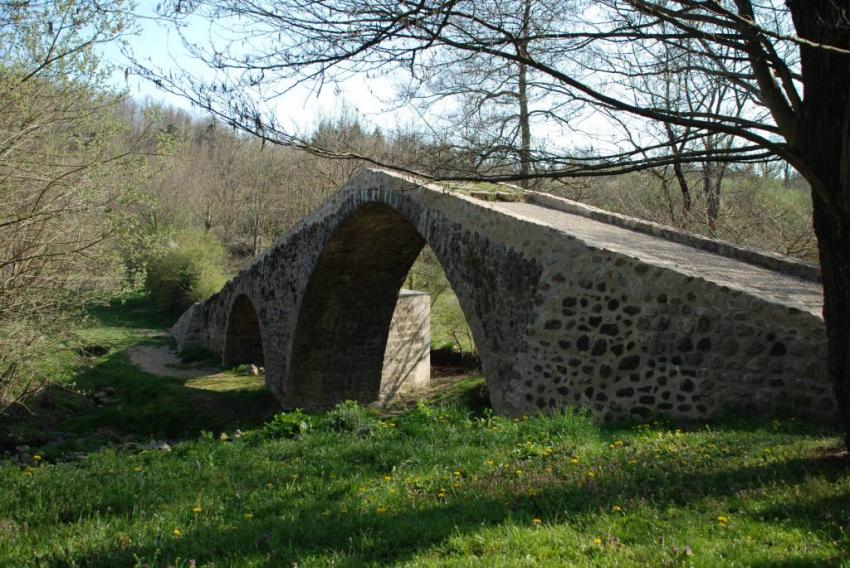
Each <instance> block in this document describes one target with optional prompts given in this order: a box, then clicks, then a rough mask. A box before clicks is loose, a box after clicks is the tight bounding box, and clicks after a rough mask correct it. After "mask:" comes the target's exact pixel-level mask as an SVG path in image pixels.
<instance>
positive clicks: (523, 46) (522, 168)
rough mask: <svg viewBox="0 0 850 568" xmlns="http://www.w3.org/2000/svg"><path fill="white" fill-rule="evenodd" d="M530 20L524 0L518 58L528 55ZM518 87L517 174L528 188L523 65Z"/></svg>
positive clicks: (525, 73)
mask: <svg viewBox="0 0 850 568" xmlns="http://www.w3.org/2000/svg"><path fill="white" fill-rule="evenodd" d="M530 20H531V0H526V1H525V3H524V10H523V20H522V41H521V42H520V44H519V46H518V49H517V51H518V52H519V53H518V55H519V56H520V57H525V56H527V55H528V32H529V30H528V26H529V21H530ZM518 82H519V85H518V91H519V92H518V93H517V97H518V99H519V129H520V138H521V140H520V150H519V173H520V175H521V176H522V180H521V181H520V185H522V187H528V182H529V179H528V175H529V173H531V124H530V123H529V116H528V67H527V66H526V65H525V63H520V64H519V81H518Z"/></svg>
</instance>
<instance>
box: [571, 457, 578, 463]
mask: <svg viewBox="0 0 850 568" xmlns="http://www.w3.org/2000/svg"><path fill="white" fill-rule="evenodd" d="M570 463H571V464H577V463H578V458H577V457H576V456H573V457H572V458H570Z"/></svg>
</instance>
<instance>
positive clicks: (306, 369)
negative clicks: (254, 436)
mask: <svg viewBox="0 0 850 568" xmlns="http://www.w3.org/2000/svg"><path fill="white" fill-rule="evenodd" d="M401 209H402V210H399V209H397V208H395V207H393V206H391V205H388V204H386V203H383V202H381V201H367V202H365V203H362V204H358V205H357V206H356V208H354V210H353V211H352V212H351V213H350V214H349V215H347V216H346V217H345V218H344V220H343V221H342V222H341V223H339V225H338V226H337V227H336V229H335V230H334V231H333V232H332V233H331V235H330V237H329V238H328V239H327V240H326V242H325V243H324V246H323V248H322V251H321V253H320V254H319V255H318V257H317V260H316V262H315V265H314V267H313V270H312V273H311V275H310V278H309V280H308V282H307V285H306V288H305V290H304V295H303V299H302V302H301V304H300V306H299V309H298V318H297V321H296V324H295V327H294V333H293V340H292V349H291V352H290V368H289V373H288V379H289V381H288V383H287V386H286V389H285V392H286V393H287V396H286V400H287V404H288V405H290V406H298V407H316V406H327V405H330V404H333V403H334V402H337V401H340V400H347V399H352V400H359V401H361V402H371V401H374V400H377V399H378V394H379V389H380V386H381V374H382V369H383V363H384V353H385V350H386V344H387V336H388V333H389V329H390V322H391V320H392V316H393V311H394V309H395V307H396V301H397V298H398V294H399V290H400V289H401V286H402V284H403V282H404V280H405V277H406V276H407V274H408V272H409V270H410V267H411V266H412V264H413V262H414V261H415V260H416V258H417V256H418V255H419V253H420V252H421V251H422V248H423V247H424V245H425V244H426V242H427V239H426V237H425V236H423V235H422V234H421V233H420V231H419V230H418V229H417V227H416V226H415V225H414V224H413V222H411V221H414V222H415V221H416V220H417V219H416V218H415V212H411V211H409V210H405V208H401ZM403 210H404V213H407V214H408V215H409V214H410V213H413V214H414V219H410V218H408V217H407V216H406V215H405V214H404V213H403V212H402V211H403ZM433 244H434V245H435V246H437V245H438V243H433ZM435 252H436V254H437V258H438V260H439V261H440V262H441V263H442V264H443V265H444V269H445V270H446V273H447V276H448V277H449V280H450V284H452V286H457V285H458V273H459V271H461V270H462V267H459V266H457V264H456V261H455V259H453V258H450V257H447V256H446V255H445V254H444V249H440V248H437V250H435ZM452 280H454V282H453V281H452ZM455 292H456V293H457V295H458V299H459V302H460V304H461V307H462V309H463V310H464V313H465V315H466V316H467V319H468V320H469V322H470V327H471V329H472V333H473V336H474V338H475V340H476V341H477V342H479V344H482V345H483V344H484V343H485V342H486V338H485V337H484V336H483V334H482V332H481V329H480V324H479V322H480V318H479V317H478V314H477V313H475V311H474V308H473V307H472V305H473V304H474V303H475V301H474V300H473V299H471V298H470V295H469V293H468V290H467V289H466V288H464V287H463V286H462V285H460V286H458V289H456V290H455ZM483 351H485V352H486V351H487V350H486V349H484V350H483ZM484 357H485V358H486V355H484Z"/></svg>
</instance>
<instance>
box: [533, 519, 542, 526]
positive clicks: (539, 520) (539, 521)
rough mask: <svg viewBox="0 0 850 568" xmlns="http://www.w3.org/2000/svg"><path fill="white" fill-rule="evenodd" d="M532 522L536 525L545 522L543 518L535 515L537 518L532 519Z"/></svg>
mask: <svg viewBox="0 0 850 568" xmlns="http://www.w3.org/2000/svg"><path fill="white" fill-rule="evenodd" d="M531 524H532V525H534V526H535V527H539V526H540V525H541V524H543V520H542V519H538V518H536V517H535V518H533V519H531Z"/></svg>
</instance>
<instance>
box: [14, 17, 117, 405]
mask: <svg viewBox="0 0 850 568" xmlns="http://www.w3.org/2000/svg"><path fill="white" fill-rule="evenodd" d="M126 9H127V7H126V6H125V5H124V3H123V2H120V1H105V2H102V3H99V4H97V3H88V2H66V1H62V2H59V1H51V0H45V1H33V2H3V3H0V412H2V411H3V410H4V409H5V408H6V407H7V406H8V405H9V404H10V403H12V402H14V401H17V400H21V399H22V398H25V397H26V396H27V395H28V394H30V393H31V392H32V390H33V389H34V388H37V387H38V384H39V382H40V381H39V380H38V377H36V376H35V375H34V374H33V363H34V362H35V360H36V359H37V356H38V355H39V354H41V353H44V352H45V350H46V349H49V348H51V347H52V346H54V344H55V343H56V341H58V340H59V339H60V338H61V337H63V331H67V327H66V326H65V323H66V322H63V321H62V316H63V315H67V314H68V313H69V312H70V311H71V310H73V309H74V308H76V307H78V306H80V304H81V303H82V301H83V300H84V299H85V298H87V297H89V296H91V295H92V294H93V293H96V292H97V291H99V290H101V289H102V284H104V282H103V281H104V280H108V279H110V278H111V276H112V274H113V273H114V271H113V265H114V260H115V259H114V257H113V256H111V255H110V254H109V250H108V249H107V248H105V247H104V244H105V242H106V239H107V238H108V237H109V236H110V235H112V234H114V233H115V232H116V231H117V230H118V223H117V222H116V221H117V219H116V217H115V215H114V211H115V209H116V208H117V207H118V206H119V205H120V203H121V202H122V200H123V199H124V198H125V196H126V191H125V190H126V188H127V187H129V182H128V180H127V178H124V179H123V181H125V182H128V183H127V184H122V183H118V184H116V185H114V186H113V185H111V184H109V183H105V180H104V178H105V172H107V171H109V172H111V173H112V174H114V175H115V177H114V178H113V181H117V180H119V179H122V173H126V172H127V171H129V165H130V163H131V162H132V161H133V152H132V150H131V149H130V148H129V147H128V145H126V144H124V143H123V142H124V141H125V139H124V138H119V137H117V136H116V133H117V132H118V130H120V127H119V126H117V120H116V116H115V114H114V113H115V111H116V107H117V105H118V102H119V98H118V97H116V96H115V95H113V94H110V93H108V92H106V93H104V92H103V91H102V90H101V89H100V86H101V85H102V79H103V75H102V74H101V73H100V71H99V68H98V62H97V60H96V58H94V57H93V56H92V54H91V50H92V48H93V47H94V46H96V45H98V44H99V43H102V42H106V41H112V40H114V39H115V38H116V37H117V36H118V35H120V34H121V33H122V31H123V30H124V26H125V23H126V21H125V14H126Z"/></svg>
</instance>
